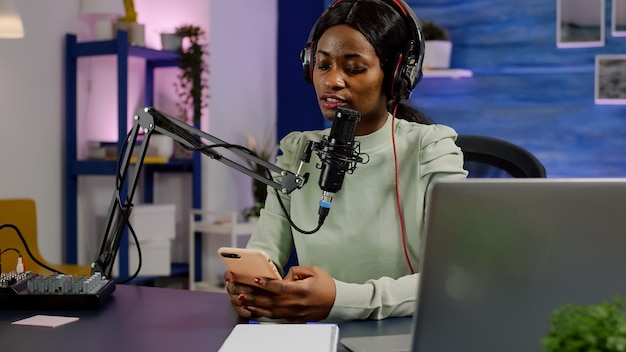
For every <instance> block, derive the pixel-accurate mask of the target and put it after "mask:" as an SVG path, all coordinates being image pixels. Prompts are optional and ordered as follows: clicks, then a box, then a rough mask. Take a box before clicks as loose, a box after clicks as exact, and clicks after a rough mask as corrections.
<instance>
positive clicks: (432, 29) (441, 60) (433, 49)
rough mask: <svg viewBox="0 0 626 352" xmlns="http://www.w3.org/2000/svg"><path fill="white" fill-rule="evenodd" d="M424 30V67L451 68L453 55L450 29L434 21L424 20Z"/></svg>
mask: <svg viewBox="0 0 626 352" xmlns="http://www.w3.org/2000/svg"><path fill="white" fill-rule="evenodd" d="M422 32H423V33H424V40H425V43H424V46H425V48H424V50H425V51H424V62H423V64H422V66H423V67H424V69H427V70H428V69H446V68H450V57H451V56H452V42H451V41H450V36H449V35H448V31H447V30H446V29H445V28H444V27H442V26H440V25H438V24H436V23H434V22H432V21H424V22H422Z"/></svg>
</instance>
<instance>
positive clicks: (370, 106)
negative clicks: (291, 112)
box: [313, 24, 387, 135]
mask: <svg viewBox="0 0 626 352" xmlns="http://www.w3.org/2000/svg"><path fill="white" fill-rule="evenodd" d="M313 85H314V86H315V92H316V94H317V98H318V101H319V105H320V110H321V111H322V114H323V115H324V117H325V118H326V119H327V120H331V121H332V119H333V118H334V116H335V109H336V108H337V107H339V106H345V107H348V108H351V109H355V110H357V111H359V112H360V113H361V122H359V124H358V126H357V132H356V133H357V135H364V134H368V133H371V132H373V131H376V130H377V129H378V128H380V127H381V126H382V125H383V124H384V123H385V120H386V118H387V108H386V101H387V99H386V97H385V94H384V91H383V70H382V68H381V66H380V60H379V58H378V56H377V55H376V52H375V51H374V47H372V45H371V44H370V43H369V42H368V41H367V39H365V37H364V36H363V35H362V34H361V33H360V32H359V31H357V30H356V29H354V28H352V27H350V26H348V25H344V24H342V25H336V26H333V27H330V28H329V29H327V30H326V31H325V32H324V34H322V36H321V37H320V39H319V40H318V42H317V51H316V53H315V68H314V69H313Z"/></svg>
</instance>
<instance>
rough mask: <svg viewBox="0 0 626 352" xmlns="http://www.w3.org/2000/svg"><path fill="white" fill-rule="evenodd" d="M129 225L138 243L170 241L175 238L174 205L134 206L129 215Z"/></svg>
mask: <svg viewBox="0 0 626 352" xmlns="http://www.w3.org/2000/svg"><path fill="white" fill-rule="evenodd" d="M130 224H131V225H132V227H133V229H134V230H135V234H137V239H138V240H139V242H145V241H153V240H158V241H162V240H172V239H174V238H175V237H176V205H175V204H141V205H135V206H134V207H133V211H132V212H131V213H130ZM130 242H131V243H133V241H132V240H131V241H130Z"/></svg>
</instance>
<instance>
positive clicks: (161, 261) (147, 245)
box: [112, 239, 172, 277]
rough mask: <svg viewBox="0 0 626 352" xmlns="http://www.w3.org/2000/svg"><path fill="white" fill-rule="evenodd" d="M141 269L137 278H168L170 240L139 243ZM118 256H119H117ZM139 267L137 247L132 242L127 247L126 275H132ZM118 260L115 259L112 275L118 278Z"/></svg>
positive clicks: (170, 255)
mask: <svg viewBox="0 0 626 352" xmlns="http://www.w3.org/2000/svg"><path fill="white" fill-rule="evenodd" d="M140 246H141V269H140V270H139V275H138V276H170V275H171V274H172V254H171V253H172V240H169V239H166V240H154V241H148V242H145V241H144V242H140ZM118 255H119V254H118ZM137 265H139V254H137V246H136V245H135V242H132V243H130V244H129V246H128V275H133V274H134V273H135V270H137ZM119 272H120V258H119V256H118V257H117V258H115V265H113V270H112V275H113V276H114V277H118V276H119Z"/></svg>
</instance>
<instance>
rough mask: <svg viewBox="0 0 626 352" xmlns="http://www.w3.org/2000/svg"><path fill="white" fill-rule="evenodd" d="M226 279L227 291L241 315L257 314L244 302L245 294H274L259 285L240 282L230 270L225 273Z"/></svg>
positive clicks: (248, 317)
mask: <svg viewBox="0 0 626 352" xmlns="http://www.w3.org/2000/svg"><path fill="white" fill-rule="evenodd" d="M224 281H225V282H226V284H225V287H226V292H227V293H228V295H229V296H230V303H231V304H232V305H233V307H234V308H235V311H236V312H237V314H239V316H241V317H244V318H247V319H251V318H254V317H255V316H256V315H255V314H253V313H252V312H251V311H250V310H249V309H248V307H247V306H246V303H245V302H244V297H245V296H244V295H252V294H254V295H272V296H273V295H274V294H273V293H271V292H269V291H266V290H263V289H261V288H259V287H255V286H250V285H246V284H241V283H238V282H237V278H236V277H235V274H233V273H231V272H229V271H227V272H225V273H224ZM277 281H279V280H277Z"/></svg>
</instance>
